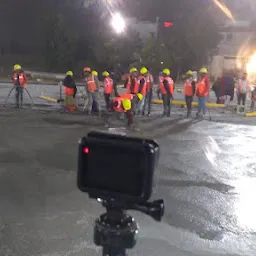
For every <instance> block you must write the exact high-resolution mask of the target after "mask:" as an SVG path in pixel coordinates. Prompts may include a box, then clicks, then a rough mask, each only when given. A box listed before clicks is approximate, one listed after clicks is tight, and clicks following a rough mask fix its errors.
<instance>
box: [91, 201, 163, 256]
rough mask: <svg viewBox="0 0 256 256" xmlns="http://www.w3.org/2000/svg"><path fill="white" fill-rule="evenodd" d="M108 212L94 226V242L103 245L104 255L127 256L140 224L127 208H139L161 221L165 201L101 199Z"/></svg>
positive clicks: (133, 244) (134, 242)
mask: <svg viewBox="0 0 256 256" xmlns="http://www.w3.org/2000/svg"><path fill="white" fill-rule="evenodd" d="M98 201H100V202H101V203H102V205H103V206H104V207H105V208H106V210H107V212H106V213H104V214H102V215H101V216H100V217H99V218H98V219H97V220H96V221H95V227H94V243H95V244H96V245H98V246H102V247H103V256H107V255H108V256H125V255H126V252H125V251H126V249H131V248H133V247H134V246H135V244H136V241H137V236H138V232H139V230H138V224H137V223H136V221H135V220H134V219H133V218H132V217H131V216H130V215H128V214H126V211H127V210H137V211H140V212H142V213H145V214H147V215H149V216H151V217H152V218H153V219H154V220H156V221H161V219H162V217H163V215H164V201H163V200H162V199H160V200H156V201H153V202H140V203H122V202H117V201H112V200H109V201H106V200H100V199H98Z"/></svg>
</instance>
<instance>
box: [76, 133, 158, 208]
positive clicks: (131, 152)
mask: <svg viewBox="0 0 256 256" xmlns="http://www.w3.org/2000/svg"><path fill="white" fill-rule="evenodd" d="M159 151H160V149H159V146H158V144H157V143H156V142H155V141H154V140H150V139H144V138H135V137H126V136H123V135H115V134H108V133H101V132H90V133H89V134H88V135H87V137H83V138H82V139H81V140H80V141H79V150H78V173H77V186H78V188H79V189H80V190H81V191H82V192H86V193H88V194H89V196H90V197H91V198H95V199H97V198H100V199H102V200H106V201H110V200H111V201H116V202H123V203H129V202H130V203H132V204H134V203H139V202H146V201H148V200H149V198H150V196H151V194H152V190H153V188H154V170H155V167H156V165H157V163H158V160H159V154H160V153H159Z"/></svg>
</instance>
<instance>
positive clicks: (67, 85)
mask: <svg viewBox="0 0 256 256" xmlns="http://www.w3.org/2000/svg"><path fill="white" fill-rule="evenodd" d="M63 86H64V94H65V98H64V110H65V111H67V112H69V111H75V110H76V109H77V107H76V106H75V104H74V94H75V88H76V84H75V81H74V79H73V72H72V71H68V72H67V73H66V77H65V78H64V80H63Z"/></svg>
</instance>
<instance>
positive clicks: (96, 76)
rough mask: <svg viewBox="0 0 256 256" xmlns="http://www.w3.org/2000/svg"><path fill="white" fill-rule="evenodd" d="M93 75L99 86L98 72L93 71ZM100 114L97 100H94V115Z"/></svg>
mask: <svg viewBox="0 0 256 256" xmlns="http://www.w3.org/2000/svg"><path fill="white" fill-rule="evenodd" d="M92 74H93V75H94V79H95V82H96V84H99V77H98V72H97V71H96V70H93V71H92ZM98 112H99V110H98V105H97V102H96V101H95V100H93V102H92V113H98Z"/></svg>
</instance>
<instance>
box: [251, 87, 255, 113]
mask: <svg viewBox="0 0 256 256" xmlns="http://www.w3.org/2000/svg"><path fill="white" fill-rule="evenodd" d="M255 103H256V87H254V88H252V92H251V112H253V111H254V107H255Z"/></svg>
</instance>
